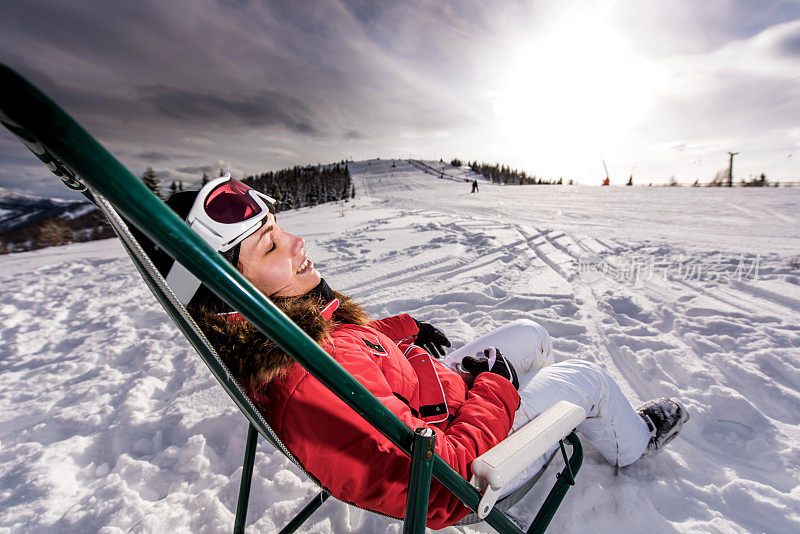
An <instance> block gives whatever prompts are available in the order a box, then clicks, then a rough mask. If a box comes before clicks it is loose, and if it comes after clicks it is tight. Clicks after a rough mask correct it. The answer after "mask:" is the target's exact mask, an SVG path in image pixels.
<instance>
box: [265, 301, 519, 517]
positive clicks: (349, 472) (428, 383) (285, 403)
mask: <svg viewBox="0 0 800 534" xmlns="http://www.w3.org/2000/svg"><path fill="white" fill-rule="evenodd" d="M418 332H419V330H418V328H417V326H416V323H415V322H414V320H413V319H412V318H411V317H410V316H408V315H405V314H403V315H398V316H395V317H388V318H386V319H382V320H379V321H373V322H372V323H370V324H369V325H367V326H357V325H352V324H342V325H336V326H334V327H333V329H332V335H331V338H330V340H329V341H328V342H326V343H325V344H324V345H323V348H324V349H325V350H326V351H327V352H328V354H330V355H331V356H332V357H333V358H334V359H335V360H336V361H337V362H338V363H339V364H341V365H342V366H343V367H344V368H345V369H347V371H349V372H350V373H351V374H352V375H353V376H354V377H355V378H356V379H357V380H358V381H359V382H360V383H361V384H363V385H364V386H365V387H366V388H367V389H368V390H369V391H370V392H372V394H373V395H375V396H376V397H377V398H378V399H379V400H380V401H381V402H382V403H383V404H384V405H386V407H388V408H389V409H390V410H391V411H392V412H394V413H395V414H396V415H397V416H398V417H399V418H400V419H402V420H403V422H405V423H406V424H407V425H408V426H409V428H412V429H415V428H418V427H421V426H429V427H430V428H432V429H433V430H434V431H435V432H436V452H437V453H438V454H439V455H440V456H441V457H442V458H443V459H444V460H445V461H446V462H447V463H448V464H450V465H451V466H452V467H453V468H454V469H455V470H456V471H458V472H459V473H460V474H461V475H462V476H463V477H464V478H466V479H467V480H469V479H470V477H471V471H470V467H471V464H472V461H473V460H474V459H475V458H476V457H478V456H480V455H481V454H483V453H484V452H486V451H487V450H488V449H490V448H491V447H493V446H494V445H496V444H497V443H499V442H500V441H502V440H503V439H504V438H505V437H506V436H507V435H508V433H509V431H510V430H511V425H512V423H513V421H514V412H515V411H516V410H517V408H518V407H519V395H518V394H517V391H516V390H515V389H514V386H512V385H511V382H509V381H508V380H506V379H505V378H502V377H500V376H498V375H496V374H492V373H482V374H481V375H479V376H478V377H477V378H476V379H475V383H474V384H473V387H472V389H470V390H467V388H466V385H465V383H464V381H463V379H462V378H461V377H460V376H459V375H458V374H457V373H454V372H453V371H451V370H449V369H447V368H445V367H444V366H443V365H441V364H440V363H439V362H437V361H436V360H435V359H434V358H432V357H431V356H430V355H429V354H428V353H427V352H426V351H425V350H424V349H422V348H420V347H418V346H416V345H412V342H413V341H414V338H415V336H416V335H417V333H418ZM265 400H266V403H267V404H268V406H267V407H266V409H265V410H263V412H264V413H265V414H266V415H267V417H268V419H269V423H270V425H271V426H272V428H273V429H274V430H275V432H276V433H277V434H278V436H279V437H280V439H281V441H283V443H284V444H285V445H286V447H288V449H289V450H290V451H291V452H292V454H294V456H295V457H296V458H297V459H298V460H299V461H300V462H301V463H302V464H303V466H305V468H306V470H307V471H308V472H310V473H311V474H312V475H314V476H315V477H316V478H317V479H318V480H319V481H320V483H321V484H322V485H323V486H324V487H326V488H327V489H328V490H329V491H330V492H331V494H332V495H333V496H334V497H336V498H337V499H339V500H342V501H345V502H350V503H352V504H355V505H356V506H359V507H362V508H367V509H369V510H374V511H377V512H381V513H384V514H387V515H390V516H393V517H398V518H399V517H403V516H404V514H405V505H406V494H407V492H408V479H409V473H410V467H411V460H410V458H409V457H408V456H406V455H405V454H404V453H403V452H401V451H400V449H398V448H397V447H396V446H395V445H393V444H392V443H391V442H390V441H389V440H388V439H387V438H385V437H384V436H383V435H382V434H381V433H380V432H378V431H377V430H375V429H374V428H373V427H372V426H371V425H369V424H368V423H367V422H366V421H364V419H362V418H361V416H359V415H358V414H356V412H355V411H354V410H353V409H352V408H350V407H349V406H347V405H346V404H345V403H344V402H342V401H341V400H340V399H339V398H338V397H337V396H336V395H334V394H333V393H331V392H330V391H329V390H328V389H327V388H326V387H325V386H323V385H322V384H321V383H320V382H319V381H318V380H317V379H315V378H314V377H313V376H311V375H310V374H308V372H306V370H305V369H303V368H302V367H301V366H300V365H297V364H294V365H293V366H292V367H291V368H290V369H289V371H288V373H287V374H286V375H285V376H284V377H283V378H281V379H276V380H274V381H273V382H272V383H271V384H270V387H269V389H268V393H267V399H265ZM467 513H469V509H468V508H467V507H466V506H464V505H463V504H462V503H461V501H460V500H459V499H458V498H456V497H455V496H454V495H453V494H452V493H450V491H449V490H447V489H446V488H445V487H444V486H442V485H441V484H440V483H439V482H437V481H436V480H435V479H434V480H433V482H432V484H431V492H430V500H429V505H428V522H427V525H428V527H430V528H432V529H440V528H443V527H445V526H448V525H451V524H453V523H455V522H456V521H458V520H459V519H461V518H462V517H464V516H465V515H466V514H467Z"/></svg>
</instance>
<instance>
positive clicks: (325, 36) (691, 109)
mask: <svg viewBox="0 0 800 534" xmlns="http://www.w3.org/2000/svg"><path fill="white" fill-rule="evenodd" d="M597 6H599V7H597ZM0 10H2V15H0V33H2V35H3V37H4V40H3V47H2V49H0V61H3V62H5V63H7V64H9V65H11V66H12V67H13V68H16V69H18V70H19V71H20V72H21V73H22V74H23V75H25V76H26V77H28V78H29V79H31V81H33V82H34V83H35V84H36V85H38V86H40V88H42V89H43V90H44V91H45V92H46V93H47V94H48V95H49V96H51V97H52V98H53V99H54V100H56V101H57V102H58V103H59V104H61V105H62V106H63V107H64V108H65V109H66V110H67V111H68V112H69V113H70V114H71V115H73V116H74V117H75V118H76V119H77V120H78V121H79V122H80V123H81V124H82V125H84V126H85V127H86V128H87V130H89V131H90V132H91V133H92V134H93V135H95V136H96V137H97V138H98V140H99V141H100V142H101V143H103V144H104V145H105V146H106V147H107V148H109V149H110V150H111V152H112V153H114V154H117V155H118V156H119V157H120V159H121V160H122V161H123V163H125V164H127V165H129V166H130V167H131V169H132V170H133V171H134V172H136V173H140V172H141V171H142V170H143V166H144V165H158V166H159V167H161V168H162V169H161V170H159V172H164V173H166V172H171V173H173V174H174V175H175V176H176V177H177V176H186V177H189V176H190V175H191V176H198V175H199V174H201V173H202V172H203V169H207V170H210V171H211V172H212V173H213V172H216V171H217V170H218V168H219V167H218V166H217V165H205V164H204V162H209V161H216V160H224V161H229V162H235V163H236V165H238V166H239V167H240V168H241V169H249V170H250V172H262V171H263V170H266V169H275V168H281V167H285V166H291V165H295V164H304V163H308V162H316V161H337V160H340V159H342V158H343V157H355V158H357V159H359V158H368V157H375V156H381V157H385V156H388V157H391V156H397V155H402V156H414V157H423V158H425V157H431V158H435V159H438V158H439V157H440V156H442V155H447V154H461V155H463V157H465V158H471V159H485V160H487V161H488V160H498V161H508V162H509V163H513V164H515V165H517V166H524V168H525V169H526V170H527V171H529V172H532V173H538V174H541V173H542V169H543V168H559V169H563V168H564V167H565V166H568V165H569V161H567V160H564V159H563V158H562V159H558V157H557V156H554V155H553V154H552V153H549V152H548V153H544V154H543V156H544V157H547V158H550V161H549V167H544V166H543V165H544V159H542V158H540V157H539V155H536V150H537V149H539V148H540V147H535V146H531V143H530V142H528V141H525V139H522V141H521V145H523V146H524V148H525V150H524V151H521V152H524V153H521V152H520V151H518V152H520V153H516V152H514V151H513V150H512V148H513V147H509V146H508V144H507V143H504V142H502V141H501V140H498V139H499V138H500V136H499V135H498V133H503V126H504V125H503V124H498V122H500V121H498V120H497V119H496V118H495V117H494V115H493V109H492V106H491V102H492V92H493V91H494V90H496V89H497V88H498V87H500V88H502V87H503V85H504V84H508V83H509V82H508V77H506V76H503V75H501V74H499V73H501V72H503V69H505V70H506V71H508V68H509V57H510V56H511V55H513V54H514V53H515V52H516V51H518V50H519V48H520V45H521V44H525V43H528V44H530V43H531V42H532V41H533V40H535V38H536V36H537V35H540V34H541V33H542V32H543V31H546V30H553V29H555V30H554V31H558V30H560V29H562V28H564V27H565V26H568V25H564V24H563V23H564V22H569V21H570V20H572V19H576V18H581V17H583V18H587V17H588V18H590V22H591V23H592V24H596V25H602V24H605V25H607V28H606V29H608V31H609V32H612V33H614V35H618V36H621V38H624V40H626V42H627V43H629V45H630V48H631V50H633V51H635V53H636V54H639V55H641V56H642V58H643V61H644V60H646V61H650V62H652V63H653V64H657V65H658V66H659V67H660V68H661V70H662V71H663V72H664V73H665V75H664V78H663V79H659V80H657V81H658V82H659V83H657V84H655V85H656V89H655V92H654V100H655V104H654V105H653V106H652V108H651V109H650V112H649V114H648V115H647V117H646V118H645V120H644V121H643V122H642V124H640V125H639V129H638V130H635V131H633V134H632V136H633V137H634V139H633V140H632V141H630V142H629V144H628V145H627V146H626V147H625V150H626V151H627V152H626V154H625V156H624V157H626V158H628V159H630V160H637V161H645V160H647V159H648V158H649V157H650V155H649V154H648V153H647V147H650V146H656V145H658V146H662V145H663V146H666V145H668V144H669V143H673V142H686V143H688V146H716V145H717V144H719V143H720V142H721V141H720V139H731V138H736V137H741V138H742V139H757V138H758V137H761V138H763V137H764V136H763V130H765V129H767V130H770V129H774V128H778V129H779V130H781V131H783V129H784V128H785V126H784V125H785V123H788V122H791V121H793V120H795V119H797V113H796V106H795V105H794V104H793V103H792V98H796V97H797V95H796V92H795V91H794V90H793V89H792V83H794V82H796V80H792V79H789V76H790V74H791V73H792V72H797V64H796V63H795V62H794V61H795V59H796V58H798V57H800V31H798V30H797V28H794V27H791V26H786V25H785V24H781V23H785V22H786V21H791V20H794V19H796V18H798V17H800V2H786V1H783V0H763V1H759V2H755V1H751V2H748V1H746V0H724V1H723V0H720V1H715V0H712V1H709V2H703V3H700V4H698V3H697V2H694V1H692V0H675V1H674V2H671V3H669V4H663V5H662V4H653V3H642V2H637V1H635V0H620V1H619V2H614V3H602V5H600V4H597V3H595V2H590V1H588V0H561V1H555V0H543V1H537V2H507V3H485V2H481V1H478V0H410V1H408V2H393V1H389V0H383V1H378V0H376V1H371V0H320V1H317V2H313V3H306V2H285V1H283V0H264V1H257V2H256V1H240V2H227V1H215V0H171V1H170V2H159V1H157V0H141V1H139V2H126V3H119V2H107V1H102V0H87V1H85V2H52V1H46V0H28V1H26V2H6V3H5V4H3V6H2V8H0ZM595 12H598V13H600V14H601V15H602V16H597V17H594V16H590V15H589V14H593V13H595ZM779 30H780V31H779ZM575 37H577V38H578V39H577V40H578V41H579V40H580V39H579V38H580V36H575ZM759 37H760V38H759ZM737 43H738V44H737ZM737 46H738V48H737ZM553 52H557V50H553ZM793 69H794V70H793ZM538 74H539V73H535V72H534V73H532V76H531V80H532V82H531V88H532V89H533V88H535V86H536V85H539V86H551V87H552V86H554V85H557V83H556V82H558V80H552V79H546V78H542V77H540V76H538ZM636 75H638V76H645V75H646V74H645V73H637V74H636ZM594 83H606V84H611V86H613V84H614V83H615V80H614V79H610V80H598V79H592V80H587V83H586V84H585V87H584V86H581V88H582V90H585V91H591V90H592V84H594ZM796 85H797V86H800V83H796ZM527 90H528V89H527V88H526V87H521V88H520V91H523V92H524V91H527ZM795 122H800V121H797V120H795ZM575 127H576V128H578V127H579V124H576V125H575ZM523 134H524V132H521V133H520V137H524V135H523ZM775 135H783V134H775ZM526 142H527V145H526V144H525V143H526ZM753 142H755V141H753ZM792 143H794V138H792ZM664 144H666V145H664ZM0 148H2V147H1V146H0ZM566 148H569V147H566ZM23 150H24V149H23ZM7 154H8V152H7V151H0V169H5V170H4V171H3V172H4V173H5V174H4V176H6V180H10V179H11V178H10V176H11V174H10V171H9V169H11V168H12V167H13V168H14V169H16V170H15V171H14V172H18V173H19V172H22V169H24V170H25V172H26V173H33V174H36V173H39V174H36V175H37V176H41V177H42V183H45V182H47V181H48V180H50V178H49V177H48V176H47V171H46V169H44V168H41V169H39V168H37V169H36V170H35V171H34V170H32V169H34V167H35V165H36V163H35V161H34V163H31V164H26V165H27V166H25V165H19V166H17V164H16V163H15V164H14V165H13V166H12V165H11V164H10V163H9V162H10V160H8V159H6V155H7ZM570 157H571V158H572V157H573V156H572V155H570ZM620 157H623V156H620ZM512 159H513V160H514V161H512ZM644 166H645V164H644V163H642V167H644ZM226 168H227V167H226ZM186 169H191V170H193V171H199V173H196V172H193V173H189V172H186ZM558 172H561V171H558ZM673 172H675V173H679V172H680V171H678V170H674V171H673ZM4 183H6V182H4ZM37 183H38V182H37ZM54 187H56V188H58V186H57V185H56V186H54Z"/></svg>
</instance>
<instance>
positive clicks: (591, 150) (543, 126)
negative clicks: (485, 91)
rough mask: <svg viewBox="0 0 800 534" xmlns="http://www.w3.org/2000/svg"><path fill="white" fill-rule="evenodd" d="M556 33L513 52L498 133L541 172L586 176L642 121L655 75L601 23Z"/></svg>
mask: <svg viewBox="0 0 800 534" xmlns="http://www.w3.org/2000/svg"><path fill="white" fill-rule="evenodd" d="M555 26H557V27H554V28H553V29H552V30H550V31H548V32H547V33H543V34H537V35H535V36H532V37H531V38H530V39H527V40H525V41H523V42H520V43H519V44H517V45H516V46H514V50H515V53H514V54H513V57H511V58H509V61H508V62H507V64H506V67H505V68H504V69H501V70H502V71H504V74H503V76H502V77H501V80H502V82H501V83H502V85H501V87H500V88H499V89H498V90H496V91H495V92H494V93H493V95H492V97H493V98H492V105H493V108H494V112H495V115H496V118H497V120H498V123H497V129H498V132H497V133H498V137H500V138H503V139H506V140H507V145H506V146H507V147H508V148H509V149H513V150H514V151H515V152H517V153H518V154H524V156H522V157H520V158H517V159H518V160H522V161H527V162H530V163H528V165H530V166H532V167H533V168H535V169H537V171H536V172H541V173H545V172H548V171H547V170H546V169H548V168H550V167H552V171H550V172H560V173H563V174H569V173H580V174H583V173H585V172H586V170H587V169H588V168H590V167H597V166H598V165H601V162H600V161H599V160H600V158H602V157H603V155H604V154H606V155H610V154H613V153H615V152H617V150H618V146H619V144H620V143H621V142H622V141H623V140H624V138H625V137H626V133H627V132H628V131H629V129H630V128H631V126H632V125H633V124H634V123H635V122H636V120H637V119H638V118H640V117H641V115H642V113H643V112H644V110H645V109H646V108H647V105H648V101H649V94H650V89H651V86H650V84H651V80H652V76H651V74H652V73H651V72H649V71H648V69H649V67H648V66H647V65H646V64H645V63H644V62H643V61H642V60H641V59H639V58H637V56H636V55H635V54H634V53H633V51H632V50H631V49H630V48H629V47H628V45H627V44H626V43H625V42H624V41H623V40H622V39H620V38H619V37H618V36H616V35H615V34H614V32H613V31H612V30H611V29H610V28H609V27H607V26H604V25H603V23H602V22H601V21H596V20H588V19H587V20H583V21H575V20H571V21H567V22H566V23H561V24H558V25H555ZM556 168H558V169H560V171H555V169H556ZM578 177H580V176H578Z"/></svg>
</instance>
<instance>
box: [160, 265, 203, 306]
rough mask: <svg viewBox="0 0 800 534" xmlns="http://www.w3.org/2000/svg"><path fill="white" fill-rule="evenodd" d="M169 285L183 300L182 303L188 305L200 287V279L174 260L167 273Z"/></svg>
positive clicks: (179, 298)
mask: <svg viewBox="0 0 800 534" xmlns="http://www.w3.org/2000/svg"><path fill="white" fill-rule="evenodd" d="M167 285H168V286H169V288H170V289H171V290H172V292H173V293H174V294H175V297H177V299H178V300H180V301H181V304H183V305H184V306H186V305H188V304H189V302H190V301H191V300H192V297H194V294H195V293H197V290H198V289H199V288H200V279H199V278H197V277H196V276H195V275H193V274H192V273H191V271H189V269H187V268H186V267H184V266H183V265H182V264H180V263H178V262H177V261H176V262H173V264H172V267H171V268H170V270H169V274H167Z"/></svg>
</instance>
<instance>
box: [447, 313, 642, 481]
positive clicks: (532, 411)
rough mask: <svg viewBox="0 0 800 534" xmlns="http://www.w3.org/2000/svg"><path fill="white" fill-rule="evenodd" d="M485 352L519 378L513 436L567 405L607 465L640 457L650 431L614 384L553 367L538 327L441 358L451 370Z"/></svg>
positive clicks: (586, 370)
mask: <svg viewBox="0 0 800 534" xmlns="http://www.w3.org/2000/svg"><path fill="white" fill-rule="evenodd" d="M487 347H496V348H498V349H499V350H500V352H502V353H503V356H505V357H506V358H508V360H509V361H510V362H511V363H512V365H513V366H514V368H515V369H516V370H517V374H518V375H519V381H520V388H519V396H520V407H519V409H518V410H517V413H516V415H515V417H514V426H513V427H512V430H511V432H512V433H513V432H514V431H516V430H518V429H519V428H520V427H522V426H523V425H524V424H525V423H527V422H529V421H530V420H532V419H533V418H534V417H536V416H537V415H539V414H540V413H542V412H543V411H545V410H546V409H547V408H549V407H550V406H552V405H553V404H555V403H556V402H558V401H560V400H565V401H569V402H571V403H573V404H576V405H578V406H580V407H581V408H583V409H584V410H586V414H587V417H586V420H584V421H583V422H582V423H581V424H579V425H578V427H577V430H578V431H579V432H580V433H581V434H582V435H583V437H584V438H585V439H586V441H588V442H589V443H590V444H591V445H592V446H593V447H594V448H596V449H597V450H598V451H599V452H600V454H601V455H602V456H603V457H604V458H605V459H606V460H608V462H609V463H611V464H612V465H618V466H620V467H622V466H625V465H628V464H631V463H633V462H634V461H635V460H637V459H638V458H639V457H640V456H641V455H642V453H644V451H645V449H646V448H647V443H648V441H649V440H650V431H649V430H648V428H647V425H646V424H645V422H644V420H642V418H641V417H639V415H638V414H637V413H636V410H634V408H633V407H632V406H631V404H630V402H628V399H626V398H625V396H624V395H623V394H622V391H621V390H620V388H619V386H618V385H617V383H616V382H615V381H614V379H613V378H612V377H611V376H610V375H609V374H608V372H606V370H605V369H603V368H602V367H600V366H598V365H596V364H594V363H591V362H586V361H582V360H565V361H563V362H559V363H553V345H552V342H551V340H550V335H549V334H548V333H547V331H546V330H545V329H544V328H543V327H542V326H541V325H539V324H538V323H536V322H534V321H530V320H525V319H522V320H518V321H514V322H512V323H509V324H507V325H504V326H502V327H500V328H498V329H496V330H494V331H492V332H490V333H488V334H486V335H485V336H482V337H480V338H478V339H476V340H474V341H472V342H470V343H468V344H467V345H465V346H463V347H461V348H460V349H458V350H455V351H453V352H451V353H449V354H447V355H445V356H444V358H443V359H442V363H444V364H445V365H447V366H449V367H450V368H452V369H455V365H456V364H457V363H460V362H461V359H462V358H464V357H465V356H470V355H471V356H476V355H480V356H483V349H485V348H487ZM554 448H555V447H554ZM548 455H549V454H548ZM548 455H545V456H543V457H542V458H540V459H539V460H538V461H536V462H534V463H533V464H532V465H531V466H530V467H529V468H528V469H526V470H525V472H523V473H522V474H521V475H520V476H519V477H517V478H516V479H515V480H514V481H512V483H510V484H508V485H507V486H506V487H505V488H504V491H503V495H507V494H509V493H511V492H512V491H514V490H515V489H516V488H518V487H519V486H521V485H522V484H523V483H524V482H525V481H526V480H528V479H529V478H530V477H532V476H534V475H535V474H536V473H537V472H538V471H539V469H540V468H541V466H542V465H544V462H545V461H546V457H547V456H548Z"/></svg>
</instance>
